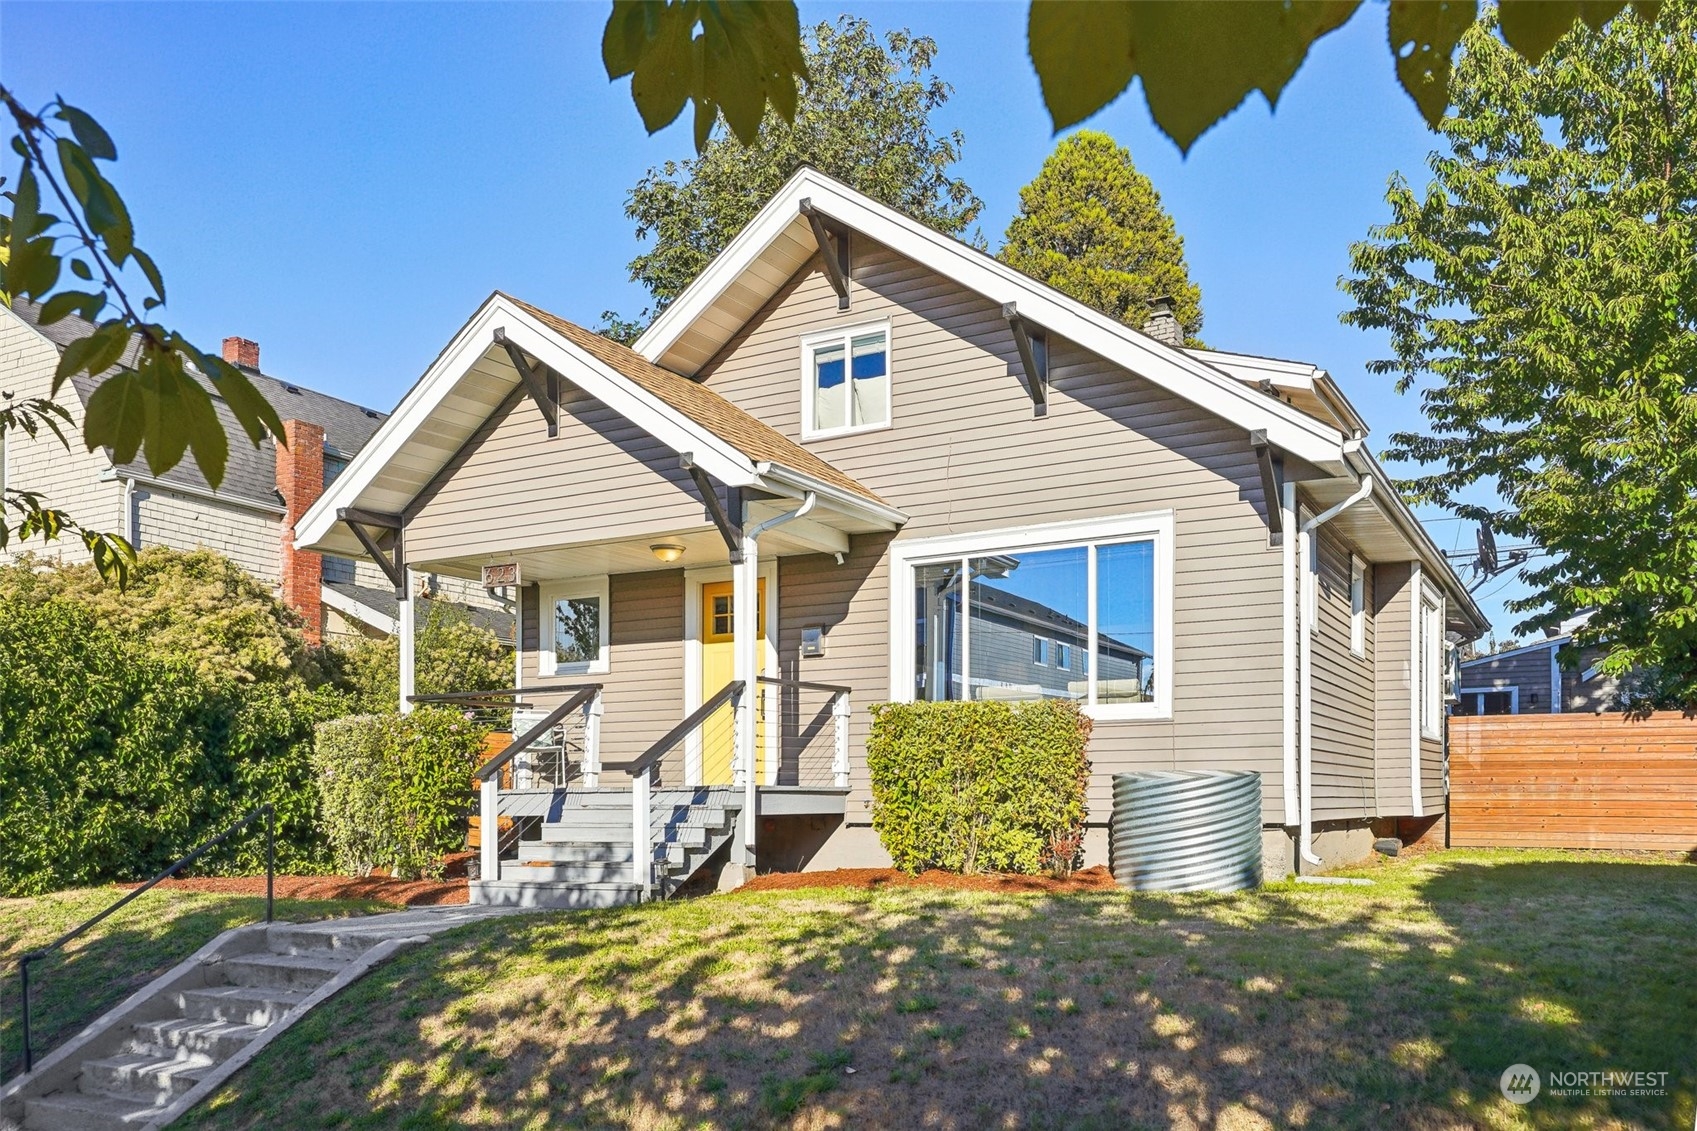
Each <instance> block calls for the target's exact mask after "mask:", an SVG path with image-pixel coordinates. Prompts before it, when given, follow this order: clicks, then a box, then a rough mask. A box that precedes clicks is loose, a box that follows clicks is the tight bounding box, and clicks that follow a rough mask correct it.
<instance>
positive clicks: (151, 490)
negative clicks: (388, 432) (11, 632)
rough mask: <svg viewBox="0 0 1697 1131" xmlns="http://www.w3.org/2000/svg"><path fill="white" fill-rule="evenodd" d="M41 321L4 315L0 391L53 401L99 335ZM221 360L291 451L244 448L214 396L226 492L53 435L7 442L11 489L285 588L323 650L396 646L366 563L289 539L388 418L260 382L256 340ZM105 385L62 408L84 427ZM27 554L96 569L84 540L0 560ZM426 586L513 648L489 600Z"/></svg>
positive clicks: (79, 386) (192, 472) (193, 469)
mask: <svg viewBox="0 0 1697 1131" xmlns="http://www.w3.org/2000/svg"><path fill="white" fill-rule="evenodd" d="M40 313H41V310H40V307H39V306H38V305H37V304H35V303H31V302H27V301H23V300H19V301H16V302H14V303H13V304H12V305H11V306H10V308H6V307H3V306H0V390H3V391H5V392H8V393H11V394H13V395H14V396H18V397H45V396H47V395H48V394H49V392H50V390H51V388H52V379H53V372H54V369H55V368H56V367H57V366H58V363H59V356H60V353H61V351H63V350H64V348H65V347H66V346H67V345H69V344H70V343H71V342H73V341H76V340H77V339H78V338H81V337H85V336H87V335H88V333H89V332H90V331H91V330H92V329H93V327H92V326H91V325H90V324H89V323H88V322H86V321H84V320H83V319H81V318H78V317H75V316H72V317H68V318H64V319H61V320H60V321H58V322H55V323H53V324H52V325H50V326H43V325H42V324H41V322H40ZM223 356H224V360H225V361H228V362H229V363H230V364H232V365H235V366H238V367H240V368H241V369H242V371H243V372H244V373H246V374H247V376H248V378H249V379H250V380H252V381H253V383H254V386H255V387H256V388H257V389H258V390H259V392H260V394H261V395H262V396H264V397H265V399H266V400H268V401H269V402H270V403H271V406H272V407H273V408H275V409H276V410H277V415H278V416H279V417H281V418H282V419H283V422H284V432H285V434H286V436H287V438H288V441H289V444H288V447H287V448H281V449H280V448H278V446H277V445H276V444H275V443H273V442H272V440H271V439H270V438H269V437H267V438H266V440H265V441H264V442H263V443H261V444H260V445H259V446H258V447H257V448H256V447H254V446H253V445H251V444H249V443H247V442H246V440H245V437H243V435H242V431H241V428H240V427H239V426H238V425H237V424H236V421H235V418H234V417H233V416H232V415H231V414H230V412H229V411H228V410H227V409H226V408H225V407H224V404H223V402H222V401H221V400H218V399H217V398H216V395H215V396H214V405H215V407H216V409H217V411H218V414H219V419H220V422H221V423H222V424H223V425H224V430H225V432H226V433H227V434H228V435H229V436H231V437H233V438H234V439H232V442H231V444H230V455H229V463H228V466H227V467H226V469H225V473H224V479H223V482H222V483H220V484H219V485H218V488H217V489H216V490H214V489H213V488H212V487H211V486H210V485H209V484H208V483H207V481H206V479H205V477H204V476H203V475H202V474H201V472H200V468H199V467H198V466H196V465H195V463H194V461H193V460H192V459H185V460H184V461H183V462H181V463H179V464H178V465H177V466H176V467H173V468H171V469H169V470H168V471H165V472H163V473H162V474H160V475H157V476H156V475H153V474H152V473H151V472H150V471H149V470H148V467H147V463H146V461H145V460H144V459H136V460H132V461H130V462H129V463H124V464H119V463H117V462H116V461H115V460H114V459H113V458H112V452H111V450H110V449H102V450H99V451H94V452H90V451H87V450H85V449H84V448H83V446H82V445H81V444H79V443H77V442H76V438H75V437H74V436H72V437H71V440H72V443H71V446H70V448H69V449H67V448H66V447H65V445H63V444H61V443H59V441H58V440H57V439H56V438H55V437H53V436H51V435H48V434H45V433H44V434H42V435H39V436H37V437H34V438H33V439H32V438H31V437H29V436H27V435H23V434H21V433H13V434H10V435H7V434H5V433H0V487H11V488H13V489H16V490H27V491H34V492H39V493H40V494H41V495H42V496H43V497H44V498H45V499H46V501H47V503H48V504H49V505H51V506H57V507H60V508H61V509H64V510H66V511H68V512H69V513H70V514H71V516H72V517H73V518H75V519H76V520H77V521H78V522H80V523H82V524H83V525H85V526H86V527H88V528H90V529H93V530H100V531H106V532H111V533H117V534H119V535H121V536H122V537H123V538H124V539H126V540H127V541H128V542H129V543H130V545H132V546H134V547H135V548H137V549H141V548H143V547H146V546H155V545H162V546H171V547H174V548H176V549H182V550H189V549H195V548H197V547H206V548H208V549H213V550H217V551H218V552H220V553H222V554H225V555H226V556H228V557H230V558H232V559H233V560H235V561H236V562H237V563H238V564H240V565H241V566H242V567H243V568H245V569H246V570H247V571H248V572H249V573H252V574H254V575H255V576H256V577H259V578H261V579H263V580H266V581H270V582H272V583H274V584H276V585H277V586H278V591H279V595H280V596H281V597H282V598H283V600H284V601H285V602H286V603H287V604H288V605H289V606H290V607H292V608H293V609H294V610H295V611H296V612H298V613H300V615H301V618H302V621H303V624H304V627H305V631H306V633H307V635H308V636H309V637H311V638H312V639H313V640H315V641H316V640H319V639H322V638H324V637H326V636H328V637H336V636H355V635H364V636H372V635H378V636H385V635H389V634H391V633H392V632H393V629H394V617H395V599H394V595H393V590H392V589H390V588H389V587H388V586H387V584H386V582H385V581H384V579H383V577H382V574H381V573H380V572H379V571H378V570H377V569H376V568H375V567H374V566H372V565H371V564H370V563H369V562H363V563H360V562H355V561H354V560H352V559H349V558H341V557H323V558H321V557H320V555H318V554H314V553H311V552H307V551H302V550H298V549H297V548H296V547H295V545H294V542H293V534H292V526H293V523H294V520H295V519H296V518H298V517H300V515H301V514H303V513H305V510H306V508H307V507H308V506H309V505H311V503H312V502H313V501H314V500H316V499H317V498H318V496H319V495H320V494H321V493H322V492H323V489H324V487H325V485H326V484H328V483H330V482H331V481H333V480H334V479H335V478H336V476H337V475H339V474H340V473H341V471H342V469H343V468H345V467H346V466H347V465H348V461H349V460H351V459H352V458H353V457H354V456H355V455H356V454H357V453H358V452H359V450H360V449H361V448H362V447H364V446H365V444H366V442H367V441H368V440H370V439H371V437H372V435H373V434H374V433H375V432H376V431H377V429H378V427H379V425H381V424H382V423H383V414H382V413H380V412H378V411H376V410H375V409H370V408H366V407H364V406H362V405H357V404H353V403H352V402H350V401H345V400H342V399H340V398H338V397H332V396H329V395H327V394H324V393H320V392H316V391H314V390H312V389H308V388H306V387H304V386H302V385H297V384H294V383H292V382H289V381H285V380H283V379H281V378H278V377H274V376H271V375H269V374H266V373H263V372H261V371H260V368H259V345H258V343H256V342H252V341H249V340H247V339H246V338H237V337H230V338H225V339H224V343H223ZM98 384H99V382H98V380H96V379H94V378H91V377H89V376H87V375H86V374H84V375H79V376H77V377H74V378H72V379H71V380H70V381H69V382H67V383H66V385H65V386H64V387H62V388H61V389H60V391H59V394H58V396H57V398H56V399H57V401H58V403H60V404H61V405H63V406H64V407H66V408H67V409H68V410H70V411H71V418H72V420H73V421H75V422H76V425H77V427H80V424H81V420H82V416H83V412H84V410H85V408H86V406H87V404H88V398H89V396H90V395H91V394H92V393H93V391H94V389H95V387H96V386H97V385H98ZM26 552H28V553H34V554H36V555H38V556H46V557H51V558H57V559H59V560H63V561H71V562H75V561H81V560H85V559H86V558H87V556H88V553H87V550H86V549H85V548H84V547H83V545H82V543H81V542H80V541H77V540H75V539H60V540H58V541H54V542H43V541H42V540H41V539H39V538H37V539H33V540H31V541H29V542H25V543H23V544H21V545H18V544H15V545H13V546H12V547H11V548H10V549H9V550H8V551H3V552H0V562H4V561H11V560H15V559H16V557H17V555H19V554H21V553H26ZM420 585H421V586H422V588H423V591H424V592H423V595H424V596H425V597H430V598H436V597H440V598H443V599H446V600H449V601H451V602H453V603H455V604H458V605H460V606H461V607H462V608H464V609H465V611H466V612H467V614H468V615H470V616H472V617H473V618H474V619H476V620H478V621H479V622H480V623H483V624H485V625H486V626H487V627H489V628H490V629H491V630H493V631H495V632H496V633H497V635H501V636H503V638H504V639H506V640H508V641H509V642H510V641H511V639H512V613H511V611H510V609H503V608H502V607H501V603H500V602H499V600H497V599H495V598H493V597H492V596H491V595H489V594H487V593H485V592H484V591H483V590H482V588H481V587H480V586H468V585H466V584H465V583H463V582H461V581H459V580H458V579H453V578H447V579H442V578H435V577H432V576H430V575H425V576H423V577H421V579H420Z"/></svg>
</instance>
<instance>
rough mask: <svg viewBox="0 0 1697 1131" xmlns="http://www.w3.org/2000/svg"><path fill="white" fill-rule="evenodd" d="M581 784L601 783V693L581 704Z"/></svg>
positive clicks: (591, 786) (591, 787)
mask: <svg viewBox="0 0 1697 1131" xmlns="http://www.w3.org/2000/svg"><path fill="white" fill-rule="evenodd" d="M583 784H584V785H585V786H587V787H588V788H590V789H594V788H595V787H597V786H598V785H600V784H601V693H600V692H599V691H597V692H596V693H595V698H593V699H591V700H590V701H589V702H587V703H585V704H584V705H583Z"/></svg>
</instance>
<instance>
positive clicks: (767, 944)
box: [189, 852, 1697, 1129]
mask: <svg viewBox="0 0 1697 1131" xmlns="http://www.w3.org/2000/svg"><path fill="white" fill-rule="evenodd" d="M1360 874H1363V875H1370V876H1371V877H1372V878H1373V879H1374V880H1375V881H1376V883H1375V885H1374V886H1372V887H1354V888H1351V887H1314V886H1300V887H1299V886H1294V885H1285V886H1279V887H1275V888H1271V889H1267V890H1264V891H1262V892H1258V893H1251V894H1244V895H1235V896H1166V897H1156V896H1136V897H1128V896H1126V895H1123V894H1119V893H1103V894H1090V895H1066V896H1046V895H1034V896H1020V895H1007V894H1000V893H977V892H953V891H930V890H924V889H914V888H902V889H886V890H879V891H870V892H869V891H849V890H845V889H818V890H811V891H792V892H767V893H757V894H747V893H743V894H733V895H729V896H716V897H711V898H706V899H700V900H695V901H690V902H681V903H673V904H662V905H651V906H648V907H643V908H633V909H625V910H616V911H607V912H596V913H575V914H571V913H568V914H562V915H548V916H534V917H531V916H526V917H519V918H513V919H501V920H494V921H490V922H485V923H480V924H475V925H473V926H470V927H467V928H464V929H462V930H460V931H457V932H454V933H452V934H448V935H444V936H441V937H440V938H438V939H437V940H436V941H435V943H434V944H433V945H430V946H427V947H423V948H420V949H418V950H416V951H413V952H409V953H407V954H406V955H404V956H402V957H401V958H399V959H397V960H396V961H394V962H392V963H390V964H389V965H387V966H385V967H383V968H381V969H379V970H378V971H376V972H375V973H373V974H372V975H371V976H370V977H368V978H367V979H365V980H364V981H363V982H361V983H359V984H358V985H356V986H354V987H353V988H352V989H351V990H349V991H348V992H347V993H345V994H343V995H342V996H340V997H339V998H336V999H334V1000H332V1001H331V1002H329V1003H328V1004H327V1005H326V1006H325V1007H323V1008H322V1009H320V1010H318V1011H317V1012H316V1013H315V1014H314V1015H312V1016H311V1017H309V1018H307V1019H306V1020H305V1021H303V1022H302V1023H301V1024H300V1025H298V1026H296V1027H295V1028H294V1029H293V1030H291V1031H290V1032H289V1033H288V1034H286V1035H285V1036H284V1037H283V1038H282V1039H281V1040H279V1041H278V1042H277V1043H276V1044H274V1045H272V1046H271V1047H270V1048H269V1049H267V1050H266V1052H265V1053H264V1054H263V1055H262V1056H261V1057H260V1058H259V1059H258V1060H257V1061H255V1063H254V1064H253V1065H251V1066H249V1067H248V1068H247V1069H246V1070H244V1071H243V1072H241V1073H240V1074H238V1075H237V1076H236V1077H234V1078H233V1079H232V1080H231V1081H230V1083H229V1085H228V1086H226V1088H225V1089H224V1090H223V1091H222V1092H221V1093H220V1094H219V1095H217V1096H216V1097H214V1099H213V1100H212V1101H211V1102H210V1103H209V1104H208V1105H207V1106H205V1107H203V1108H202V1109H201V1110H200V1111H199V1112H197V1113H195V1114H194V1115H193V1116H192V1118H191V1119H190V1121H189V1122H190V1124H191V1125H194V1126H199V1127H220V1128H233V1127H274V1126H290V1127H336V1126H350V1127H449V1126H460V1125H475V1126H489V1127H529V1128H543V1127H575V1126H594V1127H602V1126H635V1127H652V1128H671V1127H678V1128H682V1127H742V1126H772V1125H785V1126H787V1125H795V1126H806V1127H826V1126H844V1127H919V1126H936V1127H953V1128H978V1127H1003V1126H1007V1127H1036V1128H1046V1127H1057V1128H1058V1127H1079V1128H1086V1127H1097V1128H1136V1127H1150V1128H1154V1127H1161V1128H1167V1127H1179V1128H1265V1127H1279V1128H1283V1127H1303V1126H1305V1127H1314V1128H1321V1127H1324V1128H1330V1127H1360V1128H1374V1129H1379V1128H1452V1127H1454V1128H1460V1127H1474V1126H1485V1127H1526V1126H1531V1127H1548V1128H1557V1127H1562V1128H1565V1127H1573V1126H1596V1127H1667V1126H1683V1127H1689V1126H1691V1122H1692V1114H1693V1074H1692V1073H1693V1064H1694V1062H1697V978H1694V977H1692V974H1691V972H1692V971H1693V970H1694V969H1697V931H1693V929H1692V924H1693V923H1697V867H1692V866H1689V865H1681V864H1672V863H1658V862H1644V861H1632V860H1624V859H1619V858H1609V857H1603V856H1585V855H1580V854H1575V853H1553V852H1542V853H1533V852H1518V853H1509V852H1495V853H1490V852H1450V853H1434V854H1431V855H1427V856H1424V857H1418V858H1412V859H1404V860H1401V861H1397V862H1393V863H1388V864H1386V865H1384V866H1376V867H1372V868H1369V869H1365V870H1363V871H1362V872H1361V873H1360ZM1516 1062H1524V1063H1527V1064H1530V1065H1532V1066H1534V1067H1535V1068H1538V1069H1539V1070H1541V1071H1545V1072H1548V1071H1551V1070H1558V1069H1559V1070H1572V1071H1597V1070H1605V1069H1614V1070H1634V1071H1641V1072H1667V1073H1669V1076H1668V1078H1667V1079H1668V1084H1669V1091H1668V1094H1667V1095H1664V1096H1633V1095H1614V1096H1588V1097H1583V1098H1577V1097H1561V1096H1552V1095H1550V1094H1548V1092H1547V1091H1546V1094H1544V1095H1542V1096H1540V1097H1539V1098H1538V1099H1536V1100H1534V1101H1533V1102H1532V1103H1531V1104H1530V1105H1528V1106H1526V1107H1524V1108H1523V1107H1517V1106H1514V1105H1511V1104H1510V1103H1508V1102H1507V1101H1506V1100H1505V1099H1503V1098H1502V1096H1501V1095H1500V1093H1499V1091H1498V1079H1499V1077H1500V1075H1501V1074H1502V1072H1503V1070H1504V1069H1505V1068H1507V1067H1508V1066H1509V1065H1511V1064H1514V1063H1516ZM851 1069H852V1070H853V1071H852V1072H851V1071H850V1070H851Z"/></svg>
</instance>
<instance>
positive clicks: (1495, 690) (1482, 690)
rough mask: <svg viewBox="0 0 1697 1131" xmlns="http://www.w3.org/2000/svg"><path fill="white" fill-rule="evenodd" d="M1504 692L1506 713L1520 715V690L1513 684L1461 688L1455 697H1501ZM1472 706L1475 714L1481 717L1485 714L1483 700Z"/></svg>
mask: <svg viewBox="0 0 1697 1131" xmlns="http://www.w3.org/2000/svg"><path fill="white" fill-rule="evenodd" d="M1505 691H1506V692H1508V713H1509V714H1511V715H1518V714H1520V688H1518V687H1516V686H1514V685H1513V684H1510V685H1509V686H1507V687H1463V688H1461V689H1460V690H1459V691H1457V692H1456V696H1457V697H1458V698H1460V697H1465V696H1468V695H1501V694H1502V693H1503V692H1505ZM1473 706H1474V713H1475V714H1478V715H1482V714H1484V713H1485V704H1484V701H1483V700H1481V701H1480V702H1478V703H1475V704H1474V705H1473Z"/></svg>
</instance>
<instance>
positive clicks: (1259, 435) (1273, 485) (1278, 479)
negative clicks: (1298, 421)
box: [1249, 428, 1285, 546]
mask: <svg viewBox="0 0 1697 1131" xmlns="http://www.w3.org/2000/svg"><path fill="white" fill-rule="evenodd" d="M1249 445H1250V447H1252V448H1254V449H1255V462H1256V463H1258V464H1260V465H1261V494H1262V496H1263V498H1265V499H1266V503H1267V544H1268V545H1269V546H1279V545H1283V543H1284V538H1285V510H1284V490H1283V488H1282V485H1281V484H1282V481H1283V479H1284V461H1283V460H1280V459H1277V458H1276V457H1274V455H1273V448H1272V445H1270V444H1269V443H1268V442H1267V430H1266V429H1265V428H1257V429H1256V430H1255V431H1253V432H1251V433H1250V434H1249Z"/></svg>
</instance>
